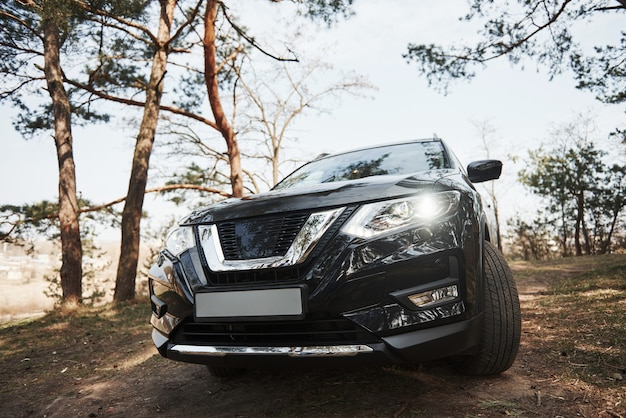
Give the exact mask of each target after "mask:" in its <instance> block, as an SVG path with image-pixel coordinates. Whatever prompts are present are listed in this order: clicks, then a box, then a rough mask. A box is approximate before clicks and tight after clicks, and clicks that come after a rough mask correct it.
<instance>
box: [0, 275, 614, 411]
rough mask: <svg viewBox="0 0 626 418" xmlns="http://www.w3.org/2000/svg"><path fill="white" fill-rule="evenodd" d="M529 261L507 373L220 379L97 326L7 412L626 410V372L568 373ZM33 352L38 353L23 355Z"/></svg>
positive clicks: (438, 369) (9, 399) (144, 339)
mask: <svg viewBox="0 0 626 418" xmlns="http://www.w3.org/2000/svg"><path fill="white" fill-rule="evenodd" d="M527 267H528V266H527V265H524V264H517V265H516V264H513V266H512V268H513V270H514V272H515V271H517V272H518V273H521V272H522V271H523V272H524V274H519V275H517V276H518V277H520V278H518V279H517V280H518V287H519V292H520V299H521V303H522V315H523V317H522V318H523V329H522V332H523V334H522V342H521V347H520V352H519V355H518V357H517V360H516V362H515V363H514V365H513V367H512V368H511V369H510V370H509V371H507V372H505V373H503V374H502V375H500V376H495V377H486V378H476V377H470V376H465V375H461V374H458V373H456V372H455V371H454V369H452V368H451V367H449V366H448V364H447V363H446V362H433V363H428V364H423V365H420V366H416V367H414V368H398V367H384V368H380V367H372V368H360V369H351V370H340V369H332V370H280V371H267V370H265V371H263V370H261V371H250V372H247V373H245V374H243V375H241V376H238V377H234V378H228V379H218V378H215V377H213V376H211V375H210V374H209V372H208V371H207V370H206V368H204V367H203V366H200V365H193V364H184V363H177V362H173V361H169V360H166V359H163V358H161V357H160V356H158V354H157V353H156V350H155V349H154V348H153V347H152V343H151V340H150V337H149V331H150V327H149V326H148V325H147V324H146V325H145V333H143V332H140V333H138V334H136V335H135V336H133V337H132V338H125V339H124V341H117V340H116V338H114V337H106V336H100V337H99V338H95V337H94V336H93V335H92V336H90V338H87V339H85V341H80V340H77V341H75V343H76V344H75V347H73V348H67V350H68V352H66V353H60V352H57V351H54V352H52V353H50V360H49V361H52V362H54V361H55V359H58V357H59V356H60V355H61V354H63V355H64V356H65V357H67V358H70V359H73V360H72V361H73V362H74V365H72V363H68V362H67V361H65V360H64V361H59V363H58V367H57V368H56V369H52V370H54V372H53V373H50V374H48V375H46V376H47V377H45V379H44V378H42V377H36V378H33V377H32V376H30V377H29V376H28V370H29V368H30V367H34V365H33V366H30V365H28V366H24V367H22V368H21V369H15V370H18V371H19V370H21V371H20V372H19V373H24V376H19V379H18V378H16V379H17V380H16V379H13V378H12V379H11V381H12V382H14V381H16V382H18V383H16V384H17V385H19V387H14V388H10V390H9V391H8V392H7V390H6V389H7V388H6V387H5V388H4V391H3V392H1V393H0V417H134V418H140V417H158V416H162V417H263V416H267V417H292V416H306V417H492V416H524V417H528V416H537V417H576V416H580V417H624V416H626V399H625V398H626V385H625V382H624V380H622V378H620V376H625V375H624V374H625V373H626V370H622V369H614V368H613V369H611V370H609V369H607V370H606V373H605V374H604V375H600V376H597V379H598V382H597V384H594V382H593V381H591V382H590V381H587V380H584V379H579V378H577V377H576V375H575V374H572V373H571V372H570V370H572V368H575V367H577V365H576V364H575V362H574V360H573V359H572V358H571V356H569V355H568V353H567V352H566V351H565V349H563V350H559V349H555V348H554V347H555V346H554V345H552V344H550V343H549V341H551V340H554V339H556V338H558V336H557V334H556V331H554V329H553V328H551V327H549V326H546V324H545V323H543V322H542V316H541V309H543V308H541V301H542V298H545V297H547V295H548V294H549V292H546V290H547V286H546V282H545V280H547V279H546V277H548V275H545V274H543V275H541V274H537V275H534V276H533V275H532V274H530V275H529V274H528V268H527ZM522 269H523V270H522ZM559 274H565V273H563V272H561V273H559ZM142 327H144V325H142ZM142 329H143V328H142ZM553 331H554V333H553ZM58 332H64V330H63V329H59V330H58ZM2 344H4V345H6V344H7V341H3V342H2ZM90 344H92V345H97V346H98V347H100V348H102V347H101V346H103V345H104V346H105V347H104V348H107V347H106V346H108V350H116V351H117V352H119V353H121V354H122V355H121V356H119V357H117V360H116V361H115V362H113V363H111V362H109V361H104V360H102V359H99V358H96V355H94V356H92V357H89V356H90V355H89V353H90V352H91V353H94V354H95V353H98V352H100V351H99V350H97V349H96V347H94V348H93V349H90V350H87V349H86V348H85V347H89V345H90ZM81 345H82V346H83V347H82V348H81ZM29 361H30V362H33V363H34V359H26V358H24V359H22V360H20V362H23V363H28V362H29ZM579 366H580V367H583V366H584V365H579ZM622 366H625V367H626V359H624V362H623V363H622ZM3 369H4V371H2V370H0V374H1V373H5V372H6V370H7V368H6V367H3ZM5 377H7V378H8V376H5ZM2 380H3V381H6V379H5V378H3V379H2ZM42 380H45V381H42Z"/></svg>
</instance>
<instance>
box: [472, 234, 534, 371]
mask: <svg viewBox="0 0 626 418" xmlns="http://www.w3.org/2000/svg"><path fill="white" fill-rule="evenodd" d="M483 300H484V313H483V333H482V336H481V342H480V347H479V350H478V352H477V353H476V354H474V355H472V356H470V357H467V358H465V359H464V361H463V362H462V363H461V370H462V371H463V372H465V373H468V374H472V375H477V376H486V375H494V374H498V373H502V372H504V371H505V370H508V369H509V367H511V365H512V364H513V361H515V357H516V356H517V352H518V349H519V342H520V334H521V330H522V318H521V310H520V304H519V296H518V294H517V288H516V286H515V281H514V279H513V274H512V273H511V269H510V268H509V266H508V264H507V262H506V260H505V259H504V256H503V255H502V253H501V252H500V251H498V250H497V249H496V248H495V247H494V246H493V245H492V244H491V243H490V242H488V241H485V242H484V250H483Z"/></svg>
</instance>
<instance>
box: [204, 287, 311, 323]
mask: <svg viewBox="0 0 626 418" xmlns="http://www.w3.org/2000/svg"><path fill="white" fill-rule="evenodd" d="M305 295H306V292H305V287H304V286H297V287H293V286H292V287H281V288H272V289H246V290H219V291H214V292H199V293H196V294H195V295H194V299H195V300H194V315H195V318H196V320H198V321H212V320H221V321H242V320H263V319H302V318H304V316H305V314H306V297H305Z"/></svg>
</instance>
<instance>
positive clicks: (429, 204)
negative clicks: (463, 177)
mask: <svg viewBox="0 0 626 418" xmlns="http://www.w3.org/2000/svg"><path fill="white" fill-rule="evenodd" d="M460 198H461V194H460V193H459V192H457V191H447V192H441V193H432V194H424V195H419V196H414V197H407V198H402V199H394V200H385V201H383V202H376V203H370V204H368V205H364V206H363V207H361V208H360V209H359V210H358V212H357V213H356V214H355V215H354V216H353V217H352V218H350V220H349V221H348V222H347V223H346V224H345V225H344V226H343V227H342V228H341V231H342V232H343V233H345V234H348V235H352V236H355V237H359V238H371V237H373V236H376V235H379V234H384V233H387V232H390V231H393V230H396V229H400V228H403V227H406V226H410V225H420V224H428V223H429V222H431V221H434V220H436V219H439V218H443V217H445V216H448V215H450V214H452V213H454V212H455V211H456V209H457V208H458V206H459V201H460Z"/></svg>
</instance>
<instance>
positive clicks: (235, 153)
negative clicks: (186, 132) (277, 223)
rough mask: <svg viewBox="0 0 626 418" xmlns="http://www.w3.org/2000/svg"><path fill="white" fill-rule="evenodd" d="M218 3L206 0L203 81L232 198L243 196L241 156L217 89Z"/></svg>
mask: <svg viewBox="0 0 626 418" xmlns="http://www.w3.org/2000/svg"><path fill="white" fill-rule="evenodd" d="M218 3H219V2H218V1H216V0H208V1H207V7H206V14H205V15H204V39H203V44H204V81H205V84H206V89H207V94H208V96H209V102H210V103H211V110H212V111H213V117H214V118H215V124H216V125H217V127H218V130H219V131H220V133H221V134H222V137H223V138H224V140H225V141H226V147H227V150H228V160H229V163H230V183H231V187H232V190H233V192H232V195H233V196H234V197H241V196H243V190H244V189H243V177H242V169H241V155H240V153H239V146H238V145H237V137H236V135H235V131H234V130H233V127H232V126H231V125H230V123H229V122H228V118H227V117H226V114H225V113H224V108H223V107H222V101H221V99H220V93H219V87H218V78H217V75H218V66H217V62H216V45H215V20H216V19H217V6H218Z"/></svg>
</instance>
